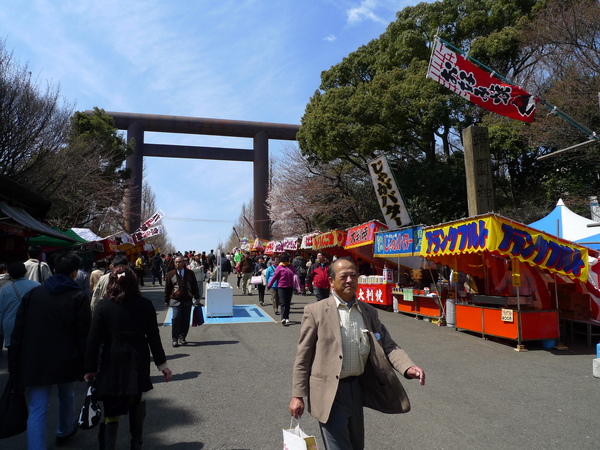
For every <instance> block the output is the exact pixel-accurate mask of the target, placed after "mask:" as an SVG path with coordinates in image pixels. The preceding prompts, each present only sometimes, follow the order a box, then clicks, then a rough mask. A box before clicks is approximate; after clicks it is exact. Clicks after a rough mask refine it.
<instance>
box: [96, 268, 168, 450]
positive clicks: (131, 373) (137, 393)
mask: <svg viewBox="0 0 600 450" xmlns="http://www.w3.org/2000/svg"><path fill="white" fill-rule="evenodd" d="M101 348H102V350H101ZM150 352H152V356H153V357H154V362H155V364H156V366H157V367H158V370H160V371H162V373H163V375H164V380H165V382H168V381H170V380H171V371H170V370H169V368H168V367H167V358H166V356H165V351H164V349H163V346H162V343H161V340H160V334H159V331H158V324H157V322H156V310H155V309H154V305H153V304H152V302H151V301H150V300H148V299H147V298H145V297H142V296H141V295H140V291H139V287H138V283H137V277H136V275H135V273H134V272H133V271H132V270H131V269H130V268H129V267H126V266H118V267H116V268H114V269H113V270H112V271H111V274H110V280H109V283H108V287H107V290H106V294H105V296H104V298H103V299H102V300H100V302H99V303H98V305H97V306H96V307H95V308H94V315H93V317H92V326H91V328H90V334H89V336H88V341H87V348H86V355H85V356H86V357H85V367H86V374H85V377H84V378H85V380H86V381H90V380H91V379H92V378H94V377H95V381H94V386H95V388H96V394H97V398H98V399H99V400H102V401H103V403H104V423H102V424H101V425H100V433H99V436H98V440H99V442H100V448H101V449H114V448H115V447H116V441H117V431H118V426H119V419H120V417H121V416H122V415H124V414H129V431H130V433H131V448H132V449H139V448H141V445H142V431H143V424H144V417H145V415H146V403H145V402H144V401H143V400H142V393H144V392H147V391H149V390H150V389H152V382H151V381H150Z"/></svg>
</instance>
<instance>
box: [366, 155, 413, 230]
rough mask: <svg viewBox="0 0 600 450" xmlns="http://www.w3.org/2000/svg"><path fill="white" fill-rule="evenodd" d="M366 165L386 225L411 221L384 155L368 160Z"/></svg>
mask: <svg viewBox="0 0 600 450" xmlns="http://www.w3.org/2000/svg"><path fill="white" fill-rule="evenodd" d="M368 166H369V173H370V174H371V180H372V181H373V187H374V188H375V194H376V195H377V200H378V201H379V206H380V208H381V212H382V213H383V216H384V217H385V223H386V224H387V226H388V227H389V228H397V227H401V226H402V225H408V224H409V223H411V222H412V219H411V218H410V214H409V212H408V210H407V209H406V206H405V205H404V199H403V198H402V193H401V192H400V189H398V186H397V183H396V179H395V178H394V174H393V173H392V171H391V170H390V166H389V164H388V161H387V159H386V157H385V156H380V157H379V158H375V159H373V160H371V161H369V162H368Z"/></svg>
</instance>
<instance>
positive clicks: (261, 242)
mask: <svg viewBox="0 0 600 450" xmlns="http://www.w3.org/2000/svg"><path fill="white" fill-rule="evenodd" d="M268 243H269V241H267V240H266V239H260V238H256V239H255V240H254V244H252V250H256V251H259V252H262V251H264V250H265V246H266V245H267V244H268Z"/></svg>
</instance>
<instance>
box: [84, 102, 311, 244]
mask: <svg viewBox="0 0 600 450" xmlns="http://www.w3.org/2000/svg"><path fill="white" fill-rule="evenodd" d="M105 113H106V114H107V115H108V116H110V117H112V118H113V119H114V121H115V127H116V128H118V129H119V130H127V142H128V143H129V144H130V145H131V146H132V148H133V154H131V155H130V156H129V157H128V158H127V161H126V167H127V169H129V170H130V171H131V181H132V182H131V186H130V187H129V188H128V189H127V190H126V192H125V214H124V221H125V231H127V232H128V233H132V232H134V231H135V230H137V229H138V228H139V226H140V224H141V209H142V178H143V171H144V156H155V157H169V158H196V159H214V160H222V161H248V162H253V163H254V229H255V230H256V233H257V234H258V236H259V237H261V238H263V239H270V237H271V227H270V220H269V216H268V214H267V208H266V204H265V201H266V198H267V192H268V188H269V139H278V140H286V141H294V140H296V133H298V130H299V129H300V125H289V124H280V123H267V122H247V121H240V120H221V119H206V118H200V117H182V116H161V115H153V114H135V113H121V112H108V111H106V112H105ZM86 114H89V115H91V114H93V111H86ZM146 131H154V132H160V133H181V134H203V135H212V136H231V137H243V138H252V139H253V149H252V150H245V149H235V148H218V147H195V146H182V145H161V144H147V143H145V142H144V133H145V132H146Z"/></svg>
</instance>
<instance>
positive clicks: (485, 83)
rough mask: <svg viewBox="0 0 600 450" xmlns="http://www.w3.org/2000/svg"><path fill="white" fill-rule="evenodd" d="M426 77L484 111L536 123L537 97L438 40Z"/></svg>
mask: <svg viewBox="0 0 600 450" xmlns="http://www.w3.org/2000/svg"><path fill="white" fill-rule="evenodd" d="M448 45H449V44H448ZM427 76H428V77H429V78H431V79H433V80H435V81H437V82H438V83H440V84H441V85H443V86H445V87H447V88H449V89H451V90H453V91H454V92H456V93H457V94H458V95H460V96H462V97H464V98H466V99H467V100H469V101H470V102H472V103H475V104H476V105H479V106H481V107H482V108H485V109H487V110H489V111H492V112H494V113H496V114H500V115H502V116H506V117H510V118H511V119H516V120H521V121H523V122H533V118H534V116H535V109H536V102H537V99H536V98H535V97H534V96H532V95H531V94H529V93H527V92H526V91H524V90H523V89H521V88H520V87H518V86H513V85H511V84H508V83H504V82H502V81H501V80H500V79H498V78H496V77H495V76H494V74H493V73H488V72H486V71H485V70H483V69H481V68H480V67H478V66H476V65H475V64H474V63H473V62H471V61H470V60H469V59H468V58H466V57H464V56H462V55H461V54H459V53H456V52H454V51H452V50H451V49H450V48H448V47H447V46H446V45H445V43H444V41H442V40H441V39H440V38H438V37H436V38H435V43H434V49H433V52H432V54H431V60H430V61H429V69H428V70H427Z"/></svg>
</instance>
